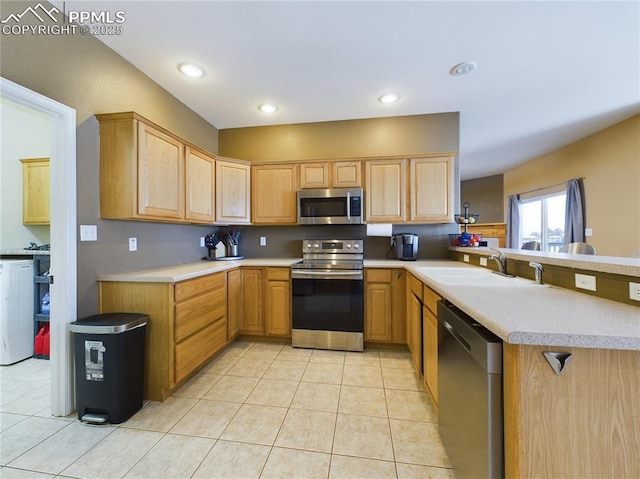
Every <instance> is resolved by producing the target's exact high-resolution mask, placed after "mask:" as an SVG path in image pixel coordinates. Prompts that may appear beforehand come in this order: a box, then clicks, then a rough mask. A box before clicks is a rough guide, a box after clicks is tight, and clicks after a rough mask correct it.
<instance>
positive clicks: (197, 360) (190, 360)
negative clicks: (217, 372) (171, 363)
mask: <svg viewBox="0 0 640 479" xmlns="http://www.w3.org/2000/svg"><path fill="white" fill-rule="evenodd" d="M226 329H227V328H226V325H225V319H224V318H221V319H219V320H218V321H216V322H215V323H213V324H210V325H209V326H207V327H206V328H204V329H202V330H200V331H198V332H197V333H196V334H194V335H193V336H191V337H189V338H188V339H185V340H184V341H182V342H181V343H180V344H176V362H175V366H176V367H175V371H176V373H175V374H176V381H175V382H176V383H179V382H180V381H182V380H183V379H184V378H186V377H187V376H188V375H189V374H191V373H192V372H193V371H195V370H196V369H197V368H198V367H199V366H201V365H202V364H203V363H204V362H205V361H206V360H207V359H209V358H210V357H211V356H213V355H214V354H215V353H217V352H218V351H219V350H220V349H222V348H223V347H224V345H225V344H226V337H227V330H226Z"/></svg>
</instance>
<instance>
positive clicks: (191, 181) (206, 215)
mask: <svg viewBox="0 0 640 479" xmlns="http://www.w3.org/2000/svg"><path fill="white" fill-rule="evenodd" d="M185 177H186V188H187V191H186V205H185V217H186V218H187V219H188V220H196V221H202V222H203V223H208V224H211V223H213V222H214V221H215V219H216V210H215V180H216V162H215V159H214V158H213V157H211V156H209V155H205V154H204V153H201V152H199V151H197V150H194V149H193V148H190V147H188V146H187V147H186V149H185Z"/></svg>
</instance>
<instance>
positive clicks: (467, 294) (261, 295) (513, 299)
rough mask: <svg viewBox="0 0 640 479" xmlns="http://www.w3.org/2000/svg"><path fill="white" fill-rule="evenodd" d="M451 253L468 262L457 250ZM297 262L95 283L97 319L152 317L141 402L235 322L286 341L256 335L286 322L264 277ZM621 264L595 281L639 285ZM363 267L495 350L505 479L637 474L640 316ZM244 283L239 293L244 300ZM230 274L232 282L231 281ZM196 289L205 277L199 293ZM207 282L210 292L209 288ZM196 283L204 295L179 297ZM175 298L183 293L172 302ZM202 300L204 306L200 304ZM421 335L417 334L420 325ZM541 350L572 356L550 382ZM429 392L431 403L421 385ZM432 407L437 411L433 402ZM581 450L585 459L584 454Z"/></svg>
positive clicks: (569, 299)
mask: <svg viewBox="0 0 640 479" xmlns="http://www.w3.org/2000/svg"><path fill="white" fill-rule="evenodd" d="M474 250H478V248H474ZM506 251H507V255H508V256H507V258H508V259H509V252H508V250H506ZM452 253H453V254H454V255H457V254H467V253H466V252H464V251H457V250H456V251H452ZM488 253H489V252H488V251H472V252H470V254H479V255H486V254H488ZM511 259H512V260H513V259H514V257H513V256H512V257H511ZM539 259H540V261H543V260H544V259H543V258H539ZM556 260H561V261H573V262H574V263H573V264H572V266H573V267H574V268H576V267H577V266H579V265H580V264H579V261H580V258H577V257H573V258H568V257H565V258H560V259H558V258H556V259H553V258H551V259H549V261H556ZM296 261H298V259H297V258H287V259H247V260H241V261H232V262H225V263H222V262H220V263H218V262H213V263H211V262H197V263H189V264H185V265H179V266H174V267H168V268H161V269H156V270H146V271H141V272H132V273H124V274H116V275H101V276H100V277H99V282H100V310H101V312H109V311H118V310H120V311H138V310H139V311H140V312H145V313H148V314H150V325H149V338H148V342H147V346H148V352H147V361H148V363H149V364H154V368H153V370H152V372H151V374H153V375H154V378H151V379H148V381H147V383H146V384H145V387H146V393H145V394H146V397H147V398H150V399H156V400H163V399H165V398H166V397H168V395H170V393H171V392H172V391H173V390H175V388H177V387H178V386H179V385H180V384H181V383H182V382H184V381H185V380H186V379H187V378H188V377H190V376H192V375H193V374H195V372H196V371H197V370H198V369H199V368H200V367H202V365H204V364H205V363H206V362H207V361H208V360H209V359H210V358H211V357H213V356H215V355H216V354H218V353H219V352H220V351H222V350H223V349H224V347H225V346H226V345H227V344H228V343H229V342H231V341H232V340H233V339H234V338H235V337H236V334H238V333H239V334H243V325H242V323H243V321H245V320H248V321H251V322H252V324H254V325H255V324H257V325H258V327H257V329H254V330H253V331H252V332H250V334H253V335H259V336H265V337H267V339H269V337H271V338H272V339H273V340H283V338H285V340H287V335H286V334H284V335H283V334H280V335H271V334H269V332H268V331H269V328H268V326H267V325H266V324H268V323H269V321H273V320H275V319H276V318H268V317H267V316H265V311H267V310H271V311H284V312H285V313H283V314H286V313H287V312H289V314H290V309H287V308H288V306H287V305H286V304H285V305H281V306H278V307H275V308H274V307H273V305H271V307H269V306H268V305H269V302H270V301H273V300H277V298H278V297H277V296H276V297H274V298H270V297H269V295H268V294H266V293H265V292H267V291H269V289H268V287H267V285H268V281H269V279H268V278H269V276H270V275H269V270H272V269H275V270H278V272H279V273H280V270H282V271H283V272H285V271H288V270H289V269H290V266H291V265H292V264H293V263H294V262H296ZM576 261H577V262H576ZM596 263H597V261H596ZM624 263H625V261H622V264H607V263H601V264H600V266H598V268H599V269H600V270H601V271H600V272H601V273H603V274H614V275H615V274H617V275H619V276H622V277H628V278H633V277H636V278H637V277H638V271H640V268H639V267H638V266H635V265H634V264H633V261H631V262H630V264H624ZM566 265H568V263H567V264H565V266H566ZM364 266H365V270H367V269H393V270H404V271H405V272H406V276H407V278H406V280H407V284H408V280H409V277H413V278H415V280H417V282H418V284H421V285H422V288H423V290H424V291H427V292H430V294H432V295H435V296H439V297H442V298H446V299H447V300H449V301H451V302H452V303H454V304H455V305H456V306H458V307H459V308H461V309H462V310H464V311H465V312H466V313H467V314H469V315H471V316H473V317H474V318H475V319H476V320H477V321H478V322H479V323H481V324H483V325H484V326H485V327H486V328H488V329H489V330H491V331H492V332H494V333H495V334H497V335H498V336H499V337H500V338H501V339H502V340H503V341H504V421H505V437H506V438H507V440H506V441H505V468H506V477H509V478H511V477H514V478H515V477H578V476H580V477H632V476H634V475H636V476H637V475H638V472H640V458H639V457H638V455H637V451H638V450H640V431H638V430H637V427H636V425H637V424H638V423H639V422H640V406H639V405H638V401H637V397H638V396H639V395H640V378H639V377H638V374H637V371H638V370H640V314H639V313H640V309H638V308H637V307H635V306H632V305H629V304H623V303H621V302H616V301H611V300H609V299H603V298H599V297H596V296H592V295H589V294H583V293H579V292H575V291H571V290H569V289H567V288H561V287H557V286H555V285H550V286H546V285H545V286H538V285H535V284H533V282H531V284H530V285H527V286H526V287H511V286H478V285H469V284H459V285H448V284H443V283H441V282H438V281H437V279H436V275H430V274H429V270H432V271H434V270H436V269H437V268H446V269H451V268H459V269H460V270H461V271H463V272H464V271H470V270H479V269H480V268H478V267H476V266H470V265H467V264H464V262H462V261H416V262H402V261H388V260H365V264H364ZM589 268H590V269H588V270H587V271H593V269H592V268H594V266H592V265H591V264H589ZM244 273H247V276H246V281H247V282H246V286H247V292H248V294H243V279H242V278H243V274H244ZM237 274H239V275H240V278H238V277H234V276H233V275H237ZM491 276H493V275H491ZM278 277H280V278H282V276H278ZM202 278H207V280H206V283H203V282H202V281H201V280H202ZM214 278H217V281H213V282H212V280H213V279H214ZM521 279H522V278H521ZM199 281H200V282H199ZM280 281H285V280H282V279H280ZM523 281H524V280H523ZM198 282H199V283H198ZM285 282H286V281H285ZM195 283H198V284H200V285H201V286H202V288H203V289H202V290H199V289H198V288H188V287H187V286H188V285H190V284H195ZM205 284H206V285H209V286H206V287H205V286H204V285H205ZM214 284H215V285H217V286H216V288H218V289H217V290H216V291H217V293H214V294H210V291H208V290H207V288H211V287H213V285H214ZM223 287H225V288H226V294H225V293H224V292H223V291H224V290H223ZM406 289H407V290H408V289H409V288H408V287H407V288H406ZM160 291H161V293H160V294H159V293H158V292H160ZM181 291H190V292H187V293H184V295H182V296H181V294H182V293H181ZM207 294H210V296H209V300H207V299H204V298H205V297H207ZM223 294H224V301H223V302H224V305H222V304H220V305H219V307H218V309H217V310H216V311H218V313H217V314H216V315H215V316H216V317H215V318H211V324H210V325H201V324H198V325H196V326H194V329H193V330H188V329H184V324H188V323H191V322H190V321H188V320H187V321H186V323H184V321H185V320H184V318H187V319H188V318H190V317H191V315H190V314H189V313H188V312H185V311H184V310H183V308H184V307H185V305H187V304H188V303H191V307H193V308H195V309H196V310H197V307H198V305H203V304H207V301H212V302H215V301H216V299H215V297H216V295H217V296H221V295H223ZM218 301H220V299H219V298H218ZM147 308H151V310H149V309H147ZM189 309H190V308H189V307H187V310H189ZM245 316H247V317H248V319H246V318H245ZM403 316H404V315H403ZM407 316H408V315H407ZM221 318H224V321H222V319H221ZM394 319H395V318H394ZM407 319H408V318H407ZM280 320H281V318H280ZM400 320H401V321H405V318H404V317H403V318H401V319H400ZM238 323H239V324H238ZM191 324H193V323H191ZM236 324H237V325H236ZM425 324H426V323H425ZM289 325H290V323H289ZM403 326H404V324H403ZM408 326H409V325H408V324H407V329H408ZM419 326H420V331H421V332H422V331H423V329H422V324H420V325H419ZM198 328H199V329H198ZM209 329H211V331H209ZM425 330H427V329H426V326H425ZM181 331H187V332H185V333H181ZM189 331H195V332H193V333H190V332H189ZM257 331H258V332H257ZM181 334H182V335H181ZM189 334H191V335H189ZM365 334H366V331H365ZM198 335H201V336H202V337H203V338H204V337H206V338H208V339H207V341H208V342H206V343H205V344H207V345H208V347H207V348H204V349H199V351H200V353H199V355H196V356H195V357H197V358H198V361H196V362H193V360H192V359H188V360H186V361H187V363H188V366H186V367H185V366H184V364H186V363H185V357H187V358H191V357H193V355H191V356H189V355H188V354H187V356H185V351H186V350H188V349H189V348H188V347H187V348H185V346H184V344H185V342H187V341H190V340H192V339H191V338H195V337H197V336H198ZM211 338H213V339H215V342H214V343H212V341H213V339H211ZM422 338H423V336H422V334H421V335H420V340H422ZM426 339H428V338H427V337H426V336H425V340H426ZM425 344H426V343H425ZM420 345H421V346H422V342H420ZM424 347H425V348H427V346H426V345H425V346H424ZM436 347H437V342H436ZM547 351H551V352H560V353H563V354H570V355H572V361H571V363H570V364H569V365H568V366H567V367H566V369H565V371H563V373H562V374H561V375H556V374H555V373H554V372H553V370H552V369H551V367H550V366H549V364H547V362H546V361H545V359H544V355H543V352H547ZM425 360H426V349H425ZM181 361H182V363H181ZM425 371H426V369H425ZM425 380H427V377H426V374H425ZM427 388H428V390H430V391H431V392H432V394H433V391H432V389H431V388H429V385H428V384H427ZM434 399H435V400H436V401H437V397H434ZM585 451H589V454H586V455H585Z"/></svg>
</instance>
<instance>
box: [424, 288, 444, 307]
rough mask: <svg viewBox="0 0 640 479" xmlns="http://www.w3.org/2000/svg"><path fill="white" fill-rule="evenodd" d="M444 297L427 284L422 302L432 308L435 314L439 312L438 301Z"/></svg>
mask: <svg viewBox="0 0 640 479" xmlns="http://www.w3.org/2000/svg"><path fill="white" fill-rule="evenodd" d="M441 299H442V297H441V296H440V295H439V294H438V293H436V292H435V291H434V290H432V289H431V288H429V287H428V286H426V285H425V287H424V288H423V292H422V303H423V304H424V305H425V306H426V307H427V308H429V309H430V310H431V312H432V313H433V314H438V301H440V300H441Z"/></svg>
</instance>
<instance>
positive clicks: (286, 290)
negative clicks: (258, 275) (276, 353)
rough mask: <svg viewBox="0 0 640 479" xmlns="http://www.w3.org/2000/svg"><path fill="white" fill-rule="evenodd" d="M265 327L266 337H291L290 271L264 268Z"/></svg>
mask: <svg viewBox="0 0 640 479" xmlns="http://www.w3.org/2000/svg"><path fill="white" fill-rule="evenodd" d="M265 289H266V297H265V311H264V314H265V318H264V322H265V327H266V333H267V335H268V336H285V337H287V336H288V337H290V336H291V269H290V268H266V285H265Z"/></svg>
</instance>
